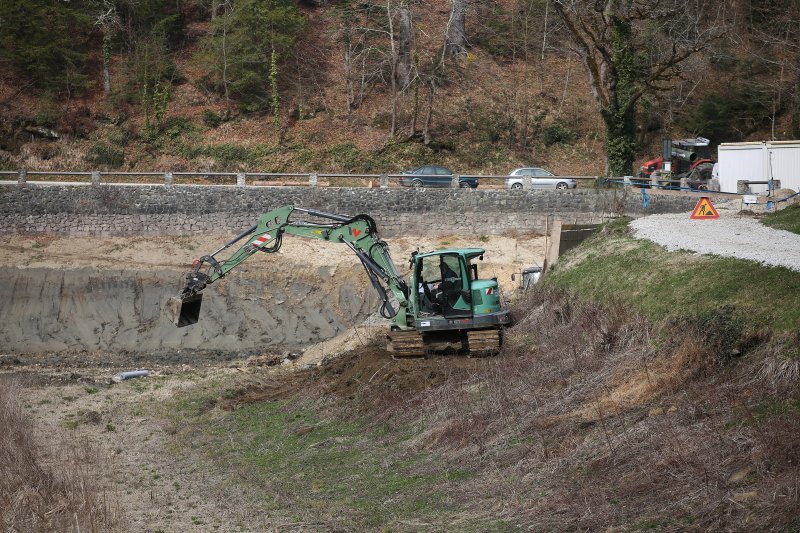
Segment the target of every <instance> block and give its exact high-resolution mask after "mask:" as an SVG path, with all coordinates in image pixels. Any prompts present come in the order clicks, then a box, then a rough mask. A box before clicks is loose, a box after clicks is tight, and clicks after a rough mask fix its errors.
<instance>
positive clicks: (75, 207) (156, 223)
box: [0, 184, 698, 236]
mask: <svg viewBox="0 0 800 533" xmlns="http://www.w3.org/2000/svg"><path fill="white" fill-rule="evenodd" d="M648 194H649V206H648V208H647V211H646V214H653V213H671V212H684V211H690V210H691V209H692V208H693V207H694V205H695V204H696V203H697V198H698V197H697V196H696V195H691V194H680V193H658V192H655V191H652V192H649V193H648ZM288 204H291V205H294V206H296V207H304V208H311V209H318V210H320V211H327V212H330V213H339V214H347V215H356V214H360V213H366V214H369V215H371V216H372V217H373V218H375V219H376V221H377V222H378V227H379V229H380V231H381V234H382V235H384V236H394V235H398V234H405V233H412V234H414V233H426V234H428V235H441V234H481V235H491V234H502V233H508V232H514V231H518V232H543V231H544V229H545V227H546V220H547V219H548V217H549V218H550V220H553V219H561V220H563V221H564V223H567V224H587V223H595V222H600V221H602V220H603V219H606V218H608V217H609V216H610V215H616V214H620V213H622V212H623V211H624V214H627V215H630V216H634V217H635V216H641V215H643V214H645V211H644V209H643V208H642V196H641V194H640V193H639V191H638V190H637V189H616V190H595V189H575V190H570V191H543V190H538V191H524V190H521V191H507V190H480V189H478V190H470V189H438V190H437V189H427V190H415V189H395V188H309V187H234V186H192V185H178V186H173V187H164V186H160V185H137V186H121V185H93V186H87V185H33V184H29V185H28V186H26V187H19V186H16V185H3V186H0V233H32V234H37V233H59V234H71V235H146V234H187V233H193V232H220V231H222V232H226V233H228V232H230V233H235V232H238V231H240V230H241V229H243V228H246V227H249V226H251V225H252V224H253V223H254V221H255V220H256V219H257V218H258V216H259V215H260V214H262V213H265V212H267V211H269V210H271V209H274V208H276V207H279V206H283V205H288Z"/></svg>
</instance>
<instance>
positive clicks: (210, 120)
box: [202, 109, 223, 128]
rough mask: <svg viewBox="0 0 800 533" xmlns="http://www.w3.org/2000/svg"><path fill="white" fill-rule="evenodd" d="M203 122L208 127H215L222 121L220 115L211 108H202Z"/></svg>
mask: <svg viewBox="0 0 800 533" xmlns="http://www.w3.org/2000/svg"><path fill="white" fill-rule="evenodd" d="M202 116H203V124H205V125H206V126H208V127H209V128H217V127H219V125H220V124H222V122H223V118H222V115H221V114H220V113H217V112H216V111H214V110H213V109H203V113H202Z"/></svg>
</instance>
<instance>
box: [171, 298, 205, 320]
mask: <svg viewBox="0 0 800 533" xmlns="http://www.w3.org/2000/svg"><path fill="white" fill-rule="evenodd" d="M202 303H203V294H202V293H197V294H195V295H193V296H188V297H186V298H181V297H179V296H175V297H174V298H170V299H169V300H168V301H167V305H166V307H165V309H166V312H167V315H168V316H169V318H170V321H172V323H173V324H175V325H176V326H178V327H179V328H182V327H184V326H190V325H192V324H197V320H198V319H199V318H200V305H201V304H202Z"/></svg>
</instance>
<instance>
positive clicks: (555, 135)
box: [542, 121, 578, 146]
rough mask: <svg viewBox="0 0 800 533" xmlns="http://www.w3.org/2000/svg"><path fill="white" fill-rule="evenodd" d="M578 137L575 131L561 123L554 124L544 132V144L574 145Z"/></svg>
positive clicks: (545, 128)
mask: <svg viewBox="0 0 800 533" xmlns="http://www.w3.org/2000/svg"><path fill="white" fill-rule="evenodd" d="M577 137H578V135H577V134H576V133H575V131H574V130H573V129H572V128H570V127H569V126H567V125H566V124H564V123H563V122H561V121H556V122H553V123H552V124H550V125H549V126H545V127H544V129H543V130H542V142H544V145H545V146H552V145H554V144H559V143H561V144H572V143H574V142H575V139H576V138H577Z"/></svg>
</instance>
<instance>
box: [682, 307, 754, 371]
mask: <svg viewBox="0 0 800 533" xmlns="http://www.w3.org/2000/svg"><path fill="white" fill-rule="evenodd" d="M676 322H677V324H676V329H677V330H679V331H691V332H693V333H694V334H696V335H697V336H698V338H700V339H701V345H702V346H703V347H704V349H705V351H706V353H707V355H708V356H709V357H710V358H712V359H713V360H714V361H715V362H716V363H717V364H718V365H725V364H727V363H729V362H730V361H731V360H732V359H733V358H734V357H736V356H738V355H740V348H741V346H740V343H741V340H742V338H743V332H744V330H745V322H744V320H743V319H742V318H741V317H740V316H738V315H737V314H736V311H735V308H734V307H733V306H732V305H723V306H720V307H718V308H715V309H710V310H705V311H699V312H696V313H692V314H689V315H686V316H684V317H681V318H680V319H678V320H677V321H676Z"/></svg>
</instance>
